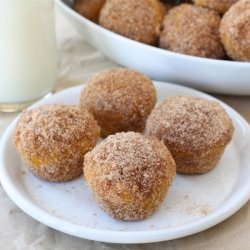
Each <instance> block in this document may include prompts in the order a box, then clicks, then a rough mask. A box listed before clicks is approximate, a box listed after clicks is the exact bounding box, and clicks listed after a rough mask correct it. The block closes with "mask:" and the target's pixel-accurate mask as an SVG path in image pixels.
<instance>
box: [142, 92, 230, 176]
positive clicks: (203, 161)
mask: <svg viewBox="0 0 250 250" xmlns="http://www.w3.org/2000/svg"><path fill="white" fill-rule="evenodd" d="M233 131H234V127H233V124H232V120H231V118H230V117H229V115H228V114H227V113H226V111H225V110H224V109H223V108H222V106H221V105H220V104H219V103H218V102H216V101H211V100H207V99H204V98H198V97H190V96H174V97H170V98H167V99H166V100H164V101H163V102H162V103H161V104H160V105H159V106H158V107H156V108H155V109H154V110H153V111H152V113H151V114H150V116H149V118H148V121H147V124H146V134H147V135H150V136H155V137H157V138H158V139H160V140H162V141H163V142H164V144H165V145H166V146H167V147H168V149H169V151H170V153H171V154H172V156H173V158H174V160H175V162H176V170H177V172H179V173H182V174H202V173H206V172H208V171H210V170H212V169H213V168H214V167H215V166H216V165H217V163H218V162H219V160H220V158H221V156H222V154H223V152H224V150H225V148H226V146H227V145H228V143H229V142H230V141H231V139H232V135H233Z"/></svg>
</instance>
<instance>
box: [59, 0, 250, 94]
mask: <svg viewBox="0 0 250 250" xmlns="http://www.w3.org/2000/svg"><path fill="white" fill-rule="evenodd" d="M55 2H56V4H57V6H58V8H59V9H60V10H61V11H62V13H63V14H64V15H65V17H66V18H67V19H68V20H69V21H70V22H71V24H72V25H73V26H74V28H76V30H77V31H78V32H79V34H81V35H82V37H83V38H84V39H85V40H86V41H87V42H88V43H90V44H91V45H92V46H93V47H95V48H96V49H98V50H100V51H102V52H103V53H104V54H105V55H106V56H107V57H109V58H110V59H111V60H113V61H115V62H116V63H118V64H120V65H122V66H125V67H128V68H133V69H135V70H138V71H140V72H142V73H144V74H145V75H148V76H149V77H150V78H151V79H154V80H158V81H165V82H173V83H177V84H181V85H185V86H188V87H192V88H195V89H199V90H202V91H207V92H213V93H222V94H232V95H250V62H235V61H225V60H215V59H206V58H200V57H194V56H188V55H183V54H179V53H174V52H170V51H167V50H163V49H159V48H156V47H153V46H149V45H145V44H142V43H139V42H136V41H133V40H131V39H128V38H125V37H123V36H120V35H118V34H115V33H113V32H110V31H108V30H107V29H104V28H102V27H101V26H99V25H97V24H95V23H93V22H91V21H89V20H87V19H86V18H84V17H82V16H81V15H79V14H78V13H77V12H75V11H74V10H72V8H71V5H72V2H73V0H55Z"/></svg>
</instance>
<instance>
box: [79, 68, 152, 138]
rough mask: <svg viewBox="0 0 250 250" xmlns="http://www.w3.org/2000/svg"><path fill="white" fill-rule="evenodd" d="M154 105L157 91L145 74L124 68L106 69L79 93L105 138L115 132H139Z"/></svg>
mask: <svg viewBox="0 0 250 250" xmlns="http://www.w3.org/2000/svg"><path fill="white" fill-rule="evenodd" d="M155 103H156V90H155V87H154V85H153V83H152V81H151V80H150V79H149V78H148V77H147V76H145V75H143V74H141V73H139V72H137V71H135V70H132V69H125V68H114V69H107V70H104V71H102V72H99V73H97V74H96V75H94V76H93V77H92V78H90V79H89V80H88V81H87V83H86V84H85V86H84V87H83V89H82V92H81V94H80V106H81V107H84V108H86V109H87V110H89V111H90V112H91V113H92V114H93V116H94V117H95V119H96V120H97V122H98V124H99V126H100V127H101V135H102V136H104V137H106V136H108V135H110V134H114V133H116V132H123V131H124V132H126V131H136V132H142V131H143V129H144V127H145V124H146V119H147V117H148V115H149V114H150V112H151V110H152V109H153V108H154V106H155Z"/></svg>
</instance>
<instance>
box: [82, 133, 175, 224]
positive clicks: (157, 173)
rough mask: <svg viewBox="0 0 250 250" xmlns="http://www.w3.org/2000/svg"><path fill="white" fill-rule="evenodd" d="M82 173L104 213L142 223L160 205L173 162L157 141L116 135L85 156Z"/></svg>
mask: <svg viewBox="0 0 250 250" xmlns="http://www.w3.org/2000/svg"><path fill="white" fill-rule="evenodd" d="M84 174H85V178H86V181H87V183H88V185H89V187H90V189H91V191H92V194H93V196H94V199H95V201H96V202H97V204H98V205H99V206H100V207H101V208H102V209H103V210H104V211H105V212H106V213H108V214H109V215H110V216H112V217H113V218H115V219H118V220H143V219H145V218H147V217H149V216H150V215H152V213H153V212H155V211H156V210H157V209H158V208H159V206H160V204H161V203H162V202H163V200H164V198H165V196H166V194H167V191H168V188H169V186H170V185H171V183H172V181H173V179H174V176H175V162H174V160H173V158H172V156H171V154H170V153H169V151H168V149H167V148H166V147H165V145H164V144H163V143H162V142H160V141H159V140H158V139H156V138H147V137H145V136H143V135H142V134H140V133H135V132H126V133H117V134H115V135H111V136H109V137H107V138H106V139H105V140H104V141H103V142H102V143H101V144H99V145H98V146H96V147H95V148H94V149H93V150H92V151H90V152H89V153H88V154H86V155H85V159H84Z"/></svg>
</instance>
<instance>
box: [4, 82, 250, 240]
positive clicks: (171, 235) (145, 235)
mask: <svg viewBox="0 0 250 250" xmlns="http://www.w3.org/2000/svg"><path fill="white" fill-rule="evenodd" d="M153 82H154V84H156V85H157V84H159V85H162V86H166V88H168V87H171V88H175V89H176V88H177V89H182V90H185V91H188V92H191V93H194V94H195V95H199V96H203V97H207V98H209V99H212V100H217V101H219V102H220V103H221V104H222V106H224V107H225V108H226V109H228V110H230V113H231V114H233V115H234V117H236V118H237V119H240V120H241V123H242V124H243V125H244V128H245V129H246V130H247V132H248V134H250V126H249V124H248V123H247V121H246V120H245V119H244V118H243V117H242V116H241V115H240V114H239V113H238V112H236V111H235V110H234V109H232V108H231V107H230V106H228V105H227V104H225V103H224V102H222V101H220V100H218V99H216V98H214V97H212V96H210V95H208V94H205V93H203V92H201V91H198V90H195V89H192V88H189V87H185V86H180V85H176V84H171V83H166V82H160V81H153ZM82 87H83V85H79V86H75V87H71V88H67V89H64V90H62V91H59V92H57V93H55V94H53V95H52V96H50V97H49V98H47V99H42V100H40V101H38V102H36V103H35V104H33V105H32V106H30V107H29V108H33V107H35V106H37V105H39V104H41V103H44V102H46V101H44V100H48V102H50V99H51V97H52V98H53V96H61V95H63V94H65V93H67V92H68V91H73V92H74V91H77V90H80V88H82ZM52 102H53V101H52ZM19 116H20V114H19V115H18V116H17V117H16V118H15V119H14V120H13V121H12V122H11V124H10V125H9V126H8V127H7V129H6V130H5V132H4V134H3V136H2V138H1V141H0V181H1V183H2V186H3V188H4V190H5V191H6V193H7V194H8V196H9V197H10V198H11V199H12V201H13V202H14V203H16V205H17V206H18V207H20V208H21V209H22V210H23V211H24V212H25V213H27V214H28V215H29V216H31V217H32V218H34V219H35V220H37V221H39V222H41V223H43V224H45V225H47V226H49V227H52V228H54V229H56V230H58V231H61V232H64V233H66V234H70V235H73V236H77V237H80V238H85V239H89V240H97V241H102V242H109V243H127V244H131V243H132V244H135V243H152V242H160V241H166V240H173V239H176V238H181V237H184V236H188V235H192V234H194V233H198V232H201V231H203V230H205V229H208V228H210V227H212V226H214V225H217V224H218V223H220V222H222V221H223V220H225V219H227V218H228V217H230V216H231V215H233V214H234V213H235V212H236V211H238V210H239V209H240V208H241V207H242V206H243V205H244V204H245V203H246V202H247V201H248V200H249V198H250V183H246V186H245V189H244V192H242V193H241V195H239V196H238V197H237V204H234V207H233V209H229V208H228V207H227V206H225V205H223V204H222V205H221V207H220V209H219V210H220V213H219V215H220V218H218V214H217V213H218V212H217V213H216V212H211V213H210V214H208V215H206V216H204V217H202V218H200V219H197V220H195V221H192V222H190V223H187V224H184V225H181V226H176V227H172V228H170V229H171V230H170V229H169V228H166V229H155V230H153V231H152V230H150V231H134V232H133V231H127V232H126V231H122V232H121V231H112V230H105V229H96V228H89V227H86V226H80V225H77V224H74V223H71V222H68V221H66V220H62V219H60V218H57V217H55V216H53V215H52V214H50V213H49V212H46V211H44V210H42V208H41V207H37V206H35V205H34V204H33V203H31V202H30V201H27V200H25V198H23V197H19V196H18V194H17V193H15V192H16V191H15V186H14V183H9V182H8V181H7V180H8V176H6V175H7V172H6V170H5V168H6V167H5V166H4V158H5V154H4V152H5V146H6V145H7V144H8V143H10V139H11V137H10V135H11V134H12V132H13V129H14V127H15V124H16V122H17V120H18V118H19ZM248 144H249V143H248ZM249 146H250V144H249ZM13 188H14V189H13ZM230 197H231V196H230ZM27 204H28V206H27ZM37 210H38V211H39V213H37ZM222 215H223V216H222ZM57 223H58V224H57ZM190 225H191V226H190ZM72 226H73V228H72ZM180 227H181V230H180V229H179V228H180ZM131 233H133V235H132V237H131ZM110 234H111V235H110ZM137 237H139V238H141V239H140V240H137ZM142 239H143V240H142Z"/></svg>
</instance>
